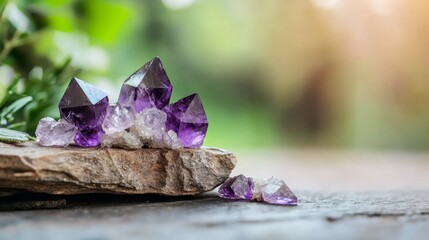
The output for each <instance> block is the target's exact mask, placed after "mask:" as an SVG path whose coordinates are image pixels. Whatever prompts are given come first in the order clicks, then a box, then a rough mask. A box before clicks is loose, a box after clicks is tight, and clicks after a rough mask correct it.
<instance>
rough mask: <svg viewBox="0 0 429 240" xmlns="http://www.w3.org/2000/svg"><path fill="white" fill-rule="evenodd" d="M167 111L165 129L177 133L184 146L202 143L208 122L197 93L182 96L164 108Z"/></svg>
mask: <svg viewBox="0 0 429 240" xmlns="http://www.w3.org/2000/svg"><path fill="white" fill-rule="evenodd" d="M164 111H165V112H166V113H167V122H166V129H167V131H168V130H173V131H175V132H176V133H177V136H178V138H179V139H180V141H181V142H182V145H183V146H184V147H186V148H199V147H201V145H203V142H204V138H205V137H206V133H207V128H208V126H209V123H208V121H207V116H206V113H205V111H204V108H203V104H202V103H201V99H200V97H199V96H198V94H196V93H195V94H192V95H190V96H188V97H185V98H182V99H180V100H179V101H177V102H176V103H173V104H171V105H168V106H166V107H165V108H164Z"/></svg>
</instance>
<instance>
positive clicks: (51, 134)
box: [36, 117, 77, 147]
mask: <svg viewBox="0 0 429 240" xmlns="http://www.w3.org/2000/svg"><path fill="white" fill-rule="evenodd" d="M76 132H77V128H76V127H75V126H74V125H72V124H70V123H68V122H67V121H65V120H63V119H60V120H58V121H55V119H53V118H51V117H45V118H42V119H41V120H40V121H39V124H38V125H37V129H36V137H37V140H36V142H37V143H38V144H40V145H42V146H59V147H65V146H67V145H69V144H70V143H72V142H73V139H74V137H75V135H76Z"/></svg>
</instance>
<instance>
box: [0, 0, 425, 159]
mask: <svg viewBox="0 0 429 240" xmlns="http://www.w3.org/2000/svg"><path fill="white" fill-rule="evenodd" d="M0 7H1V18H0V38H1V45H0V117H1V122H0V124H1V125H3V126H8V127H10V128H14V129H18V130H24V131H28V132H30V133H32V132H34V129H35V126H36V124H37V122H38V120H39V119H40V118H41V117H43V116H46V115H50V116H53V117H58V116H59V114H58V110H57V107H56V106H57V104H58V101H59V98H60V97H61V95H62V93H63V91H64V88H65V86H66V84H67V83H68V81H69V80H70V78H71V77H72V76H77V77H79V78H80V79H83V80H85V81H88V82H91V83H93V84H94V85H96V86H98V87H99V88H101V89H103V90H104V91H105V92H107V93H108V94H109V96H110V100H111V102H114V101H116V99H117V96H118V93H119V89H120V86H121V84H122V82H123V80H125V79H126V78H127V77H128V76H129V75H130V74H131V73H133V72H134V71H135V70H137V69H138V68H139V67H141V66H142V65H143V64H144V63H146V62H147V61H149V60H150V59H151V58H152V57H154V56H159V57H160V58H161V60H162V61H163V64H164V67H165V69H166V71H167V73H168V75H169V77H170V80H171V81H172V84H173V86H174V90H173V97H172V101H176V100H178V99H179V98H182V97H184V96H187V95H189V94H191V93H193V92H198V93H199V94H200V96H201V98H202V100H203V103H204V106H205V110H206V112H207V115H208V118H209V121H210V126H209V131H208V134H207V138H206V141H205V145H211V146H218V147H224V148H232V149H238V148H255V147H261V148H278V147H326V148H358V149H370V148H376V149H409V150H421V149H428V148H429V134H428V133H429V124H428V123H429V107H428V106H427V105H428V104H427V103H428V102H429V47H428V46H429V14H428V12H429V2H428V1H427V0H408V1H400V0H350V1H341V0H288V1H284V0H271V1H265V2H261V1H258V0H162V1H161V0H160V1H157V0H146V1H137V0H134V1H132V0H124V1H111V0H91V1H84V0H35V1H29V0H27V1H24V0H16V1H12V0H11V1H5V0H0ZM27 96H31V98H27V99H25V97H27ZM17 101H18V103H17ZM11 106H12V107H11ZM12 113H13V114H12Z"/></svg>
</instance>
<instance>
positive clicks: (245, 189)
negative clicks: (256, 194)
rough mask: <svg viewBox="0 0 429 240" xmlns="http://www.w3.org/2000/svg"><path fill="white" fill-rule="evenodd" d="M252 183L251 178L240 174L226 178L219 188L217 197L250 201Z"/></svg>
mask: <svg viewBox="0 0 429 240" xmlns="http://www.w3.org/2000/svg"><path fill="white" fill-rule="evenodd" d="M253 188H254V182H253V179H252V178H247V177H245V176H244V175H242V174H240V175H238V176H235V177H232V178H228V179H227V180H226V181H225V182H224V183H223V184H222V185H221V186H220V187H219V195H220V197H221V198H226V199H233V200H234V199H244V200H251V199H252V195H253V193H252V192H253Z"/></svg>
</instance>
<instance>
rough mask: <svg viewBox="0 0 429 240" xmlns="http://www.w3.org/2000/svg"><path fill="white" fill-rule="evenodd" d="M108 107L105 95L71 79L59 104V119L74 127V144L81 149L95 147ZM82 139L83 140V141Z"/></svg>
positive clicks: (98, 142) (90, 86)
mask: <svg viewBox="0 0 429 240" xmlns="http://www.w3.org/2000/svg"><path fill="white" fill-rule="evenodd" d="M108 106H109V99H108V97H107V95H106V94H105V93H104V92H102V91H100V90H98V89H97V88H95V87H94V86H92V85H90V84H88V83H86V82H84V81H82V80H80V79H77V78H72V80H71V81H70V83H69V85H68V87H67V89H66V91H65V93H64V95H63V98H62V99H61V101H60V104H59V110H60V115H61V118H63V119H65V120H66V121H67V122H69V123H71V124H73V125H75V126H76V127H77V128H78V133H77V134H76V137H75V142H76V144H78V145H79V146H82V147H91V146H97V145H99V144H100V136H101V135H102V134H103V130H102V128H101V124H102V123H103V120H104V118H105V116H106V110H107V107H108ZM83 139H85V140H84V141H83Z"/></svg>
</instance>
